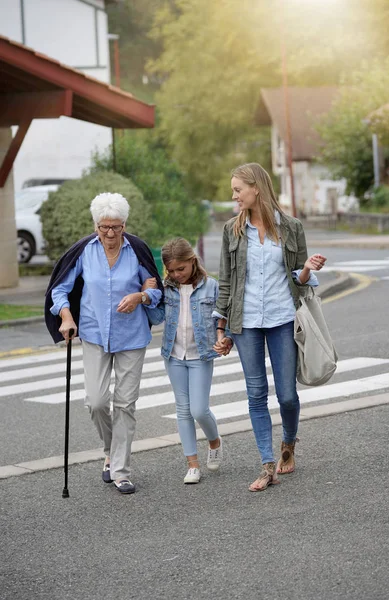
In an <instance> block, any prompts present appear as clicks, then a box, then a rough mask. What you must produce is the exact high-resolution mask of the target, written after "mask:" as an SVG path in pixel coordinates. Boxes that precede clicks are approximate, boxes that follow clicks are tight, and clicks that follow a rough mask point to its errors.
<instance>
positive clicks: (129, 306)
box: [116, 292, 142, 313]
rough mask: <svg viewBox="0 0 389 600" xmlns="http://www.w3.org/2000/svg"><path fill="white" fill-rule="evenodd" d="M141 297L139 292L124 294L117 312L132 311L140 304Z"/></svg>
mask: <svg viewBox="0 0 389 600" xmlns="http://www.w3.org/2000/svg"><path fill="white" fill-rule="evenodd" d="M141 302H142V297H141V294H140V292H135V293H134V294H127V296H124V298H122V299H121V300H120V302H119V304H118V307H117V309H116V310H117V312H120V313H130V312H133V311H134V310H135V309H136V307H137V306H138V305H139V304H141Z"/></svg>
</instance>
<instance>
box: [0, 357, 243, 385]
mask: <svg viewBox="0 0 389 600" xmlns="http://www.w3.org/2000/svg"><path fill="white" fill-rule="evenodd" d="M160 353H161V352H160V351H159V354H160ZM236 356H238V353H237V352H236V351H232V352H231V353H230V354H229V358H235V357H236ZM147 358H150V354H149V353H147V352H146V359H147ZM65 367H66V365H65V364H62V363H61V364H56V365H43V366H40V367H39V366H36V367H29V368H27V369H23V371H20V370H19V369H14V370H12V371H2V372H1V371H0V381H1V383H2V384H3V383H7V382H9V381H20V379H21V374H22V376H23V379H28V378H32V377H34V378H37V377H41V376H42V375H53V374H60V377H58V378H57V379H55V378H53V379H51V380H50V381H52V386H51V387H60V386H61V385H62V384H63V375H64V373H65ZM80 369H83V362H82V359H78V360H75V361H72V372H74V371H76V370H80ZM164 370H165V364H164V362H163V360H160V361H154V362H145V363H144V365H143V371H142V373H143V374H145V373H153V372H155V371H164ZM73 377H74V376H72V383H75V381H74V380H73ZM82 382H83V379H78V380H77V383H82ZM0 389H1V387H0ZM0 395H1V394H0Z"/></svg>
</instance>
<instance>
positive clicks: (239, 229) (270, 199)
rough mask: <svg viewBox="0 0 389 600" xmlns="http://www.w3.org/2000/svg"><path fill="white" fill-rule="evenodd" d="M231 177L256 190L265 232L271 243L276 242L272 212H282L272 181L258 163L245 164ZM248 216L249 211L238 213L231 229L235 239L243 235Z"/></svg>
mask: <svg viewBox="0 0 389 600" xmlns="http://www.w3.org/2000/svg"><path fill="white" fill-rule="evenodd" d="M232 177H237V178H238V179H240V180H241V181H243V183H245V184H247V185H249V186H250V187H257V188H258V191H259V194H258V196H257V204H258V208H259V212H260V215H261V218H262V221H263V224H264V227H265V231H266V233H267V235H268V236H269V237H270V238H271V239H272V240H273V241H275V242H277V241H278V230H277V223H276V220H275V216H274V211H275V210H276V211H278V212H279V213H280V214H282V213H283V210H282V208H281V206H280V204H279V202H278V200H277V197H276V195H275V192H274V189H273V184H272V181H271V179H270V176H269V174H268V173H267V171H265V169H264V168H263V167H261V165H259V164H258V163H247V164H245V165H240V166H239V167H236V168H235V169H233V171H232V172H231V179H232ZM249 216H250V211H249V210H242V211H241V212H240V213H239V215H238V217H237V219H236V221H235V223H234V228H233V231H234V235H235V236H236V237H240V236H242V235H244V232H245V228H246V219H247V217H249Z"/></svg>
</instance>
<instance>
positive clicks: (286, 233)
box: [216, 214, 308, 333]
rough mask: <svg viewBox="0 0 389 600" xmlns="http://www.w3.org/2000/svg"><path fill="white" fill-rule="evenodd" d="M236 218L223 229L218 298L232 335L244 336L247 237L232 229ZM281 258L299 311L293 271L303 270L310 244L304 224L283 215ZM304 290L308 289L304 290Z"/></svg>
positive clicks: (297, 291) (217, 308)
mask: <svg viewBox="0 0 389 600" xmlns="http://www.w3.org/2000/svg"><path fill="white" fill-rule="evenodd" d="M236 219H237V217H233V218H232V219H230V220H229V221H227V223H226V224H225V225H224V229H223V241H222V249H221V254H220V268H219V297H218V299H217V302H216V310H217V312H218V313H220V314H221V315H224V316H226V317H227V324H228V327H229V328H230V331H231V333H242V320H243V294H244V288H245V280H246V260H247V236H246V235H243V236H241V237H235V236H234V233H233V226H234V223H235V221H236ZM279 230H280V236H281V244H282V254H283V257H284V264H285V269H286V273H287V276H288V281H289V287H290V291H291V293H292V297H293V301H294V304H295V307H296V309H297V308H298V306H299V297H300V293H299V290H298V288H299V287H302V286H297V285H296V284H295V283H294V281H293V277H292V271H294V270H295V269H302V268H303V267H304V263H305V261H306V260H307V258H308V254H307V244H306V241H305V235H304V230H303V226H302V224H301V222H300V221H299V220H298V219H295V218H294V217H290V216H289V215H285V214H280V225H279ZM304 287H305V286H304Z"/></svg>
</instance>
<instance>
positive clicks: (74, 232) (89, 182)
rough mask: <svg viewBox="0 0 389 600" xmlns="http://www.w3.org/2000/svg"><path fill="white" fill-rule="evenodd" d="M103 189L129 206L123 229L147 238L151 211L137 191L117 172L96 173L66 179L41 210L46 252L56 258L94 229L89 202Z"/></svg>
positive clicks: (51, 193) (51, 194)
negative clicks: (118, 195)
mask: <svg viewBox="0 0 389 600" xmlns="http://www.w3.org/2000/svg"><path fill="white" fill-rule="evenodd" d="M102 192H116V193H119V194H122V195H123V196H124V197H125V198H126V199H127V200H128V203H129V205H130V214H129V217H128V221H127V225H126V230H127V231H128V232H129V233H133V234H135V235H138V236H139V237H141V238H142V239H146V238H147V236H148V231H149V227H150V220H151V219H150V211H149V207H148V206H147V204H146V202H145V201H144V199H143V195H142V193H141V192H140V190H139V189H138V188H137V187H136V186H135V185H134V184H133V183H132V181H130V180H129V179H126V178H125V177H122V176H121V175H118V174H117V173H109V172H106V171H105V172H104V171H102V172H99V173H93V174H89V175H86V176H84V177H82V178H81V179H75V180H72V181H66V182H65V183H64V184H63V185H62V186H61V187H60V188H59V189H58V190H57V191H56V192H50V194H49V198H48V200H47V201H46V202H44V203H43V204H42V206H41V209H40V215H41V220H42V231H43V237H44V239H45V240H46V244H47V246H46V248H47V250H46V253H47V256H48V257H49V258H51V259H52V260H58V258H59V257H60V256H61V255H62V254H63V253H64V252H65V250H67V249H68V248H69V246H71V245H72V244H73V243H74V242H76V241H77V240H79V239H80V238H82V237H84V236H86V235H89V234H90V233H92V232H93V231H94V225H93V219H92V215H91V213H90V204H91V201H92V200H93V198H94V197H95V196H97V195H98V194H101V193H102Z"/></svg>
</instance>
